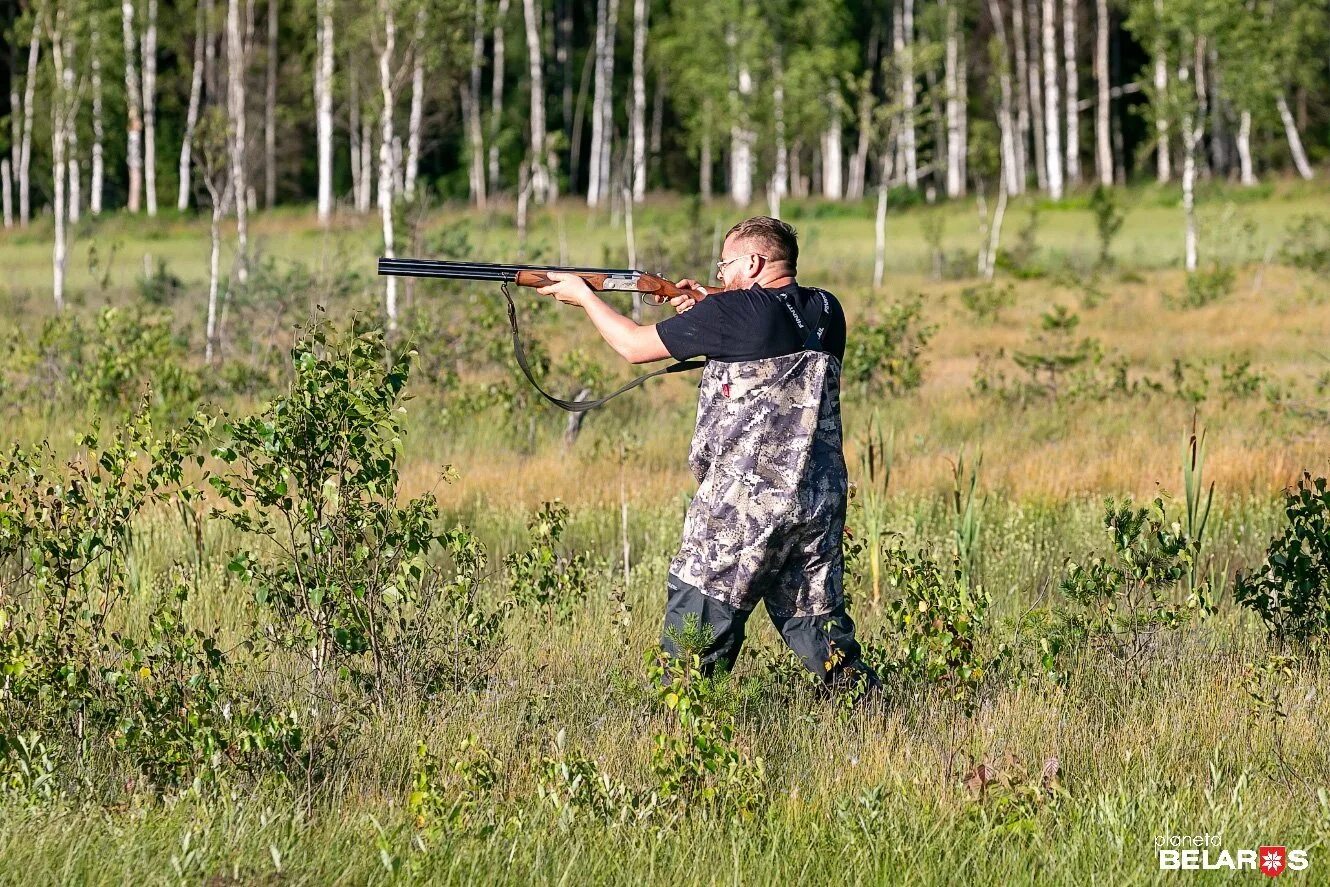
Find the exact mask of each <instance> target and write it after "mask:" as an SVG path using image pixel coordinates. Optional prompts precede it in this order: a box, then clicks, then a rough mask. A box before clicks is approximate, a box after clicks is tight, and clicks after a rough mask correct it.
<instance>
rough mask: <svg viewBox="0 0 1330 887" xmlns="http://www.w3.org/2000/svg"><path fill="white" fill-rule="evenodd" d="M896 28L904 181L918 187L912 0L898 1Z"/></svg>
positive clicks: (912, 186)
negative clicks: (899, 3) (899, 2)
mask: <svg viewBox="0 0 1330 887" xmlns="http://www.w3.org/2000/svg"><path fill="white" fill-rule="evenodd" d="M899 11H900V13H901V15H900V29H899V32H898V35H893V39H894V40H895V41H896V55H897V58H899V59H900V60H901V62H900V64H901V108H902V110H901V153H902V155H903V159H904V161H905V183H906V184H907V185H909V186H910V187H911V188H917V187H919V156H918V151H917V148H916V144H915V136H914V117H915V111H914V106H915V89H914V0H902V4H901V7H900V10H899Z"/></svg>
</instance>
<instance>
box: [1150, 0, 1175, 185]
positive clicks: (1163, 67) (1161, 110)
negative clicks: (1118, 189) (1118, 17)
mask: <svg viewBox="0 0 1330 887" xmlns="http://www.w3.org/2000/svg"><path fill="white" fill-rule="evenodd" d="M1163 15H1164V0H1155V19H1156V21H1157V20H1159V19H1161V18H1163ZM1154 56H1155V100H1154V105H1155V139H1156V141H1157V142H1158V144H1157V145H1156V147H1155V178H1156V179H1158V180H1159V183H1160V184H1163V183H1165V182H1167V181H1169V180H1170V179H1172V178H1173V155H1172V154H1171V153H1170V151H1169V146H1168V113H1167V111H1165V107H1166V105H1167V96H1168V58H1167V53H1166V51H1165V49H1164V41H1163V39H1162V38H1161V39H1159V40H1158V41H1156V43H1155V52H1154Z"/></svg>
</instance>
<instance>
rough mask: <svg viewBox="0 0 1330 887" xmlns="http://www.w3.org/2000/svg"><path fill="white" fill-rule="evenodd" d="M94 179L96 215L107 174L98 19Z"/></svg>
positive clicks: (94, 75)
mask: <svg viewBox="0 0 1330 887" xmlns="http://www.w3.org/2000/svg"><path fill="white" fill-rule="evenodd" d="M90 53H91V55H92V58H91V60H90V62H91V69H92V181H91V183H90V185H89V188H88V191H89V193H88V211H89V212H91V213H92V214H93V215H94V216H96V215H101V212H102V190H103V180H104V178H105V176H106V167H105V163H106V161H105V158H104V156H103V147H102V146H103V144H104V142H105V138H106V130H105V125H104V123H103V119H102V58H101V55H102V39H101V31H100V30H99V29H98V28H97V25H96V20H95V18H94V20H93V22H92V43H91V47H90Z"/></svg>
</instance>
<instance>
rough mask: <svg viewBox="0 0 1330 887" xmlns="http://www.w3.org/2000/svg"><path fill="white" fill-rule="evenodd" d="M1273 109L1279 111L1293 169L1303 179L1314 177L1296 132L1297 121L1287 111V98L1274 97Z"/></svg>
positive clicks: (1281, 94) (1282, 96)
mask: <svg viewBox="0 0 1330 887" xmlns="http://www.w3.org/2000/svg"><path fill="white" fill-rule="evenodd" d="M1275 107H1276V108H1278V109H1279V120H1280V122H1282V123H1283V124H1284V136H1285V138H1287V139H1288V149H1289V152H1290V153H1291V154H1292V155H1293V168H1294V169H1296V170H1297V171H1298V175H1300V176H1302V177H1303V178H1304V179H1310V178H1311V177H1312V176H1313V175H1314V173H1313V172H1312V166H1311V163H1309V162H1308V161H1307V150H1306V149H1305V148H1303V147H1302V136H1301V134H1299V132H1298V124H1297V121H1296V120H1294V119H1293V112H1292V111H1290V110H1289V107H1288V98H1287V97H1286V96H1285V95H1284V93H1282V92H1281V93H1279V94H1278V95H1277V96H1275Z"/></svg>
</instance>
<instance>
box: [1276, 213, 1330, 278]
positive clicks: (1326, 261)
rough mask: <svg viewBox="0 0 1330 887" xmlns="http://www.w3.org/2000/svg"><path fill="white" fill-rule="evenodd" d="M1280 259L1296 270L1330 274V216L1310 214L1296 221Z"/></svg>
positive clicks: (1289, 230) (1291, 225)
mask: <svg viewBox="0 0 1330 887" xmlns="http://www.w3.org/2000/svg"><path fill="white" fill-rule="evenodd" d="M1280 257H1281V258H1282V259H1283V260H1284V261H1285V262H1288V263H1289V264H1290V265H1292V266H1293V267H1294V268H1301V269H1303V270H1304V271H1313V272H1316V273H1319V274H1325V273H1326V272H1330V216H1318V215H1313V214H1311V213H1308V214H1306V215H1302V216H1298V217H1297V218H1296V219H1294V220H1293V222H1292V223H1290V224H1289V227H1288V241H1287V242H1286V243H1285V244H1284V248H1283V249H1282V250H1281V251H1280Z"/></svg>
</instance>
